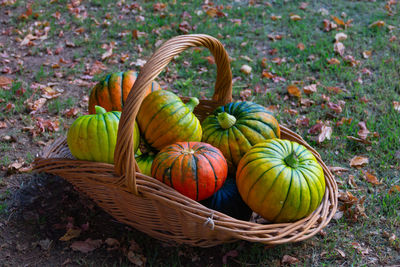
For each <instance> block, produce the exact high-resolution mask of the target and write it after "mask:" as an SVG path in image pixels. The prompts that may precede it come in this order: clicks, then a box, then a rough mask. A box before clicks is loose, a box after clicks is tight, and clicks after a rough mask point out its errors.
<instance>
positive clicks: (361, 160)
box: [350, 156, 369, 168]
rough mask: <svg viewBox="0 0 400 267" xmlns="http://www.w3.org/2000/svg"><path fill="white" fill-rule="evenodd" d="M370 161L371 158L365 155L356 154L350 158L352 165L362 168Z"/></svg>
mask: <svg viewBox="0 0 400 267" xmlns="http://www.w3.org/2000/svg"><path fill="white" fill-rule="evenodd" d="M368 163H369V159H368V158H367V157H363V156H355V157H353V158H352V159H351V160H350V167H354V168H361V167H362V166H364V165H366V164H368Z"/></svg>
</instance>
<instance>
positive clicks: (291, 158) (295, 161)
mask: <svg viewBox="0 0 400 267" xmlns="http://www.w3.org/2000/svg"><path fill="white" fill-rule="evenodd" d="M284 161H285V163H286V164H287V165H288V166H289V167H291V168H293V169H294V168H297V166H298V165H299V157H298V156H297V155H296V153H295V152H294V151H293V152H292V153H290V154H289V155H288V156H286V158H285V159H284Z"/></svg>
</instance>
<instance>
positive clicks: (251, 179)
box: [236, 139, 325, 223]
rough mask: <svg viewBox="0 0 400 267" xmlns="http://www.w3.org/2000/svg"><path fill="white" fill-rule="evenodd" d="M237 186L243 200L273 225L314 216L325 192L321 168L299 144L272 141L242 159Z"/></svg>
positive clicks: (249, 152)
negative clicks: (312, 214)
mask: <svg viewBox="0 0 400 267" xmlns="http://www.w3.org/2000/svg"><path fill="white" fill-rule="evenodd" d="M236 184H237V187H238V190H239V192H240V195H241V196H242V198H243V201H244V202H246V204H247V205H248V206H249V207H250V208H251V209H252V210H253V211H254V212H256V213H258V214H259V215H260V216H262V217H263V218H265V219H267V220H269V221H271V222H277V223H280V222H292V221H296V220H299V219H301V218H303V217H305V216H307V215H309V214H311V213H312V212H313V211H314V210H315V209H316V208H317V207H318V206H319V205H320V203H321V201H322V198H323V196H324V193H325V178H324V172H323V169H322V167H321V166H320V165H319V163H318V161H317V160H316V158H315V157H314V155H313V154H312V153H311V152H310V151H309V150H308V149H307V148H306V147H304V146H303V145H300V144H298V143H296V142H292V141H288V140H281V139H270V140H267V141H265V142H263V143H259V144H257V145H255V146H254V147H252V148H251V149H250V150H249V151H248V152H247V153H246V154H245V155H244V156H243V158H242V159H241V160H240V162H239V166H238V168H237V173H236Z"/></svg>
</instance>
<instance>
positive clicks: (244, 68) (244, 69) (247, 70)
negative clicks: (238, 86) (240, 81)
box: [240, 65, 251, 75]
mask: <svg viewBox="0 0 400 267" xmlns="http://www.w3.org/2000/svg"><path fill="white" fill-rule="evenodd" d="M240 71H241V72H242V73H244V74H246V75H249V74H250V73H251V67H250V66H249V65H243V66H242V67H241V68H240Z"/></svg>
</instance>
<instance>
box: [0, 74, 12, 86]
mask: <svg viewBox="0 0 400 267" xmlns="http://www.w3.org/2000/svg"><path fill="white" fill-rule="evenodd" d="M12 82H13V79H11V78H9V77H7V76H0V87H6V86H9V85H11V84H12Z"/></svg>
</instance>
